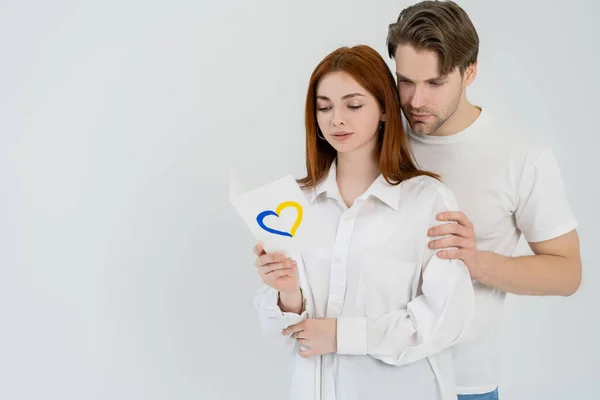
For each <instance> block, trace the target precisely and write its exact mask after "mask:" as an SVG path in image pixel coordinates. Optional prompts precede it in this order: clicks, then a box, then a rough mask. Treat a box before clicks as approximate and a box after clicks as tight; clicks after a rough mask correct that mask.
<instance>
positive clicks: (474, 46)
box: [387, 1, 479, 76]
mask: <svg viewBox="0 0 600 400" xmlns="http://www.w3.org/2000/svg"><path fill="white" fill-rule="evenodd" d="M405 44H408V45H410V46H412V47H414V48H415V49H417V50H429V51H434V52H435V53H437V55H438V57H439V62H440V67H439V68H440V71H439V72H440V75H441V76H444V75H447V74H449V73H450V72H452V71H454V69H455V68H456V67H458V68H459V70H460V72H461V74H462V73H463V72H464V71H465V69H466V68H467V67H468V66H470V65H471V64H474V63H475V62H477V56H478V54H479V36H478V35H477V31H476V30H475V27H474V26H473V23H472V22H471V19H470V18H469V16H468V15H467V13H466V12H465V10H463V9H462V8H461V7H460V6H459V5H458V4H456V3H454V2H453V1H422V2H420V3H417V4H415V5H412V6H410V7H408V8H405V9H404V10H402V12H400V15H399V16H398V20H397V21H396V22H395V23H393V24H390V26H389V29H388V36H387V48H388V54H389V56H390V57H391V58H394V57H395V55H396V50H397V49H398V46H399V45H405Z"/></svg>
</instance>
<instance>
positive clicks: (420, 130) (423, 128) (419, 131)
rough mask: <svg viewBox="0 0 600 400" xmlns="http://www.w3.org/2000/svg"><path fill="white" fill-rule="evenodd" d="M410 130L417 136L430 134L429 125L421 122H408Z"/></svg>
mask: <svg viewBox="0 0 600 400" xmlns="http://www.w3.org/2000/svg"><path fill="white" fill-rule="evenodd" d="M410 129H411V131H412V132H413V133H414V134H415V135H418V136H426V135H429V134H431V127H430V126H428V125H425V124H422V123H419V122H417V123H411V124H410Z"/></svg>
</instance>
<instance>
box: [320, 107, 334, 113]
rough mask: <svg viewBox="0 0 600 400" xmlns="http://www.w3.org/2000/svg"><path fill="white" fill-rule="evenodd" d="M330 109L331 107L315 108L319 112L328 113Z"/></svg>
mask: <svg viewBox="0 0 600 400" xmlns="http://www.w3.org/2000/svg"><path fill="white" fill-rule="evenodd" d="M330 109H331V107H319V108H317V110H318V111H321V112H326V111H329V110H330Z"/></svg>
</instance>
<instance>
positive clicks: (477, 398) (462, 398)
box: [458, 388, 498, 400]
mask: <svg viewBox="0 0 600 400" xmlns="http://www.w3.org/2000/svg"><path fill="white" fill-rule="evenodd" d="M458 400H498V388H496V390H494V391H493V392H489V393H482V394H459V395H458Z"/></svg>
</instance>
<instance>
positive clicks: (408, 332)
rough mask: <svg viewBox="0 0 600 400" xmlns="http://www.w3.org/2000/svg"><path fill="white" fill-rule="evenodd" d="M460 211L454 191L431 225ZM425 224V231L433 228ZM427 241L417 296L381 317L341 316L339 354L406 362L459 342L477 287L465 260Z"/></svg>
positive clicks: (440, 200)
mask: <svg viewBox="0 0 600 400" xmlns="http://www.w3.org/2000/svg"><path fill="white" fill-rule="evenodd" d="M450 210H453V211H454V210H458V206H457V204H456V200H455V198H454V196H453V195H452V193H451V192H450V191H449V190H447V191H446V190H444V191H442V193H440V195H439V196H438V197H437V199H436V201H435V205H434V207H433V209H432V215H431V219H430V220H429V223H430V226H429V227H431V226H434V225H439V224H441V223H442V222H439V221H437V219H436V216H437V214H438V213H440V212H444V211H450ZM429 227H426V229H425V230H424V232H425V231H426V230H427V229H428V228H429ZM427 243H428V240H426V244H425V246H424V247H425V250H424V257H423V260H424V261H423V264H424V267H423V268H422V272H421V287H420V290H419V292H418V295H417V296H416V297H415V298H414V299H413V300H411V301H410V302H409V303H408V304H407V306H406V308H404V309H399V310H394V311H392V312H389V313H387V314H384V315H382V316H381V317H378V318H362V317H340V318H338V322H337V329H338V330H337V340H338V351H337V352H338V353H339V354H357V355H367V354H368V355H370V356H372V357H373V358H376V359H379V360H381V361H383V362H385V363H387V364H391V365H405V364H409V363H412V362H415V361H418V360H420V359H423V358H425V357H429V356H431V355H433V354H436V353H439V352H441V351H442V350H444V349H446V348H448V347H450V346H452V345H453V344H455V343H456V342H457V341H458V340H459V338H460V337H461V336H462V334H463V332H464V331H465V330H466V327H467V326H468V324H470V322H471V320H472V317H473V302H474V299H473V286H472V282H471V277H470V274H469V270H468V268H467V266H466V265H465V264H464V263H463V262H462V261H461V260H444V259H441V258H439V257H437V256H436V255H435V253H436V252H435V251H433V250H430V249H429V248H428V247H427Z"/></svg>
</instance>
